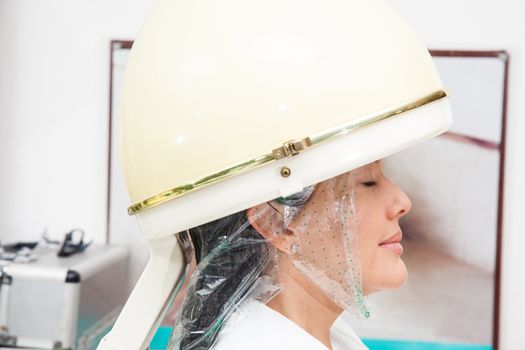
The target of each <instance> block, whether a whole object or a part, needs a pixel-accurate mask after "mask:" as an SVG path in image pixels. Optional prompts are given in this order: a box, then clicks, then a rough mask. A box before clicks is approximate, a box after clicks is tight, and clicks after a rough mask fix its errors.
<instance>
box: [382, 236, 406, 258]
mask: <svg viewBox="0 0 525 350" xmlns="http://www.w3.org/2000/svg"><path fill="white" fill-rule="evenodd" d="M402 238H403V234H402V233H401V231H397V232H396V233H394V234H393V235H392V236H391V237H390V238H388V239H387V240H385V241H383V242H381V243H379V246H380V247H381V248H386V249H388V250H390V251H392V252H394V253H396V254H399V255H401V254H403V246H402V245H401V243H400V242H401V239H402Z"/></svg>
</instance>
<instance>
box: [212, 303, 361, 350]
mask: <svg viewBox="0 0 525 350" xmlns="http://www.w3.org/2000/svg"><path fill="white" fill-rule="evenodd" d="M330 338H331V341H332V347H333V350H368V348H367V347H366V346H365V345H364V344H363V342H362V341H361V340H360V339H359V337H358V336H357V334H356V333H355V332H354V330H353V329H352V328H351V327H350V325H349V324H348V322H346V321H345V320H344V318H343V317H341V316H340V317H339V318H338V319H337V320H336V321H335V323H334V325H333V326H332V328H331V330H330ZM246 349H250V350H268V349H270V350H285V349H286V350H294V349H297V350H328V348H327V347H326V346H324V344H323V343H321V342H320V341H319V340H317V339H316V338H315V337H313V336H312V335H310V334H309V333H308V332H306V331H305V330H304V329H302V328H301V327H299V326H298V325H297V324H295V323H294V322H293V321H291V320H289V319H287V318H286V317H285V316H283V315H281V314H280V313H278V312H277V311H274V310H273V309H271V308H270V307H268V306H266V305H264V304H263V303H261V302H258V301H255V300H252V301H249V302H245V303H243V305H242V306H241V307H240V308H239V310H238V311H237V312H235V313H234V314H233V315H231V317H230V318H229V320H228V321H227V323H226V325H225V327H224V328H223V330H222V332H221V334H220V336H219V339H218V342H217V344H216V345H215V346H214V348H213V350H246Z"/></svg>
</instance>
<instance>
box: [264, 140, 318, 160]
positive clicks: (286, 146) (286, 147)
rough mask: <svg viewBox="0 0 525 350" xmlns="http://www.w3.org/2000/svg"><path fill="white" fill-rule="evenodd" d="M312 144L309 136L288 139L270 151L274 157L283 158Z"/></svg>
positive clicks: (297, 152) (291, 155)
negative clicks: (296, 139) (295, 139)
mask: <svg viewBox="0 0 525 350" xmlns="http://www.w3.org/2000/svg"><path fill="white" fill-rule="evenodd" d="M311 145H312V140H310V138H309V137H307V138H305V139H302V140H301V141H294V140H290V141H287V142H285V143H283V146H282V147H279V148H276V149H274V150H273V151H272V154H273V157H274V158H275V159H283V158H286V157H293V156H295V155H297V154H299V153H300V152H301V151H303V150H304V149H306V148H308V147H310V146H311Z"/></svg>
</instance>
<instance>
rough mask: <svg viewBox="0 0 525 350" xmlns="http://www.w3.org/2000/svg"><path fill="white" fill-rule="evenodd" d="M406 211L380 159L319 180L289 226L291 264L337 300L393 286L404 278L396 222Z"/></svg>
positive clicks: (407, 206) (404, 201) (402, 196)
mask: <svg viewBox="0 0 525 350" xmlns="http://www.w3.org/2000/svg"><path fill="white" fill-rule="evenodd" d="M410 209H411V202H410V200H409V199H408V197H407V196H406V195H405V194H404V193H403V192H402V191H401V190H400V189H399V188H398V187H397V186H396V185H394V184H393V183H392V182H391V181H390V180H389V179H388V178H386V177H385V176H384V175H383V173H382V171H381V163H380V162H379V161H377V162H374V163H371V164H368V165H366V166H363V167H360V168H358V169H356V170H354V171H352V172H349V173H346V174H343V175H340V176H338V177H335V178H333V179H330V180H327V181H324V182H321V183H319V184H317V185H316V188H315V191H314V192H313V194H312V195H311V197H310V199H309V200H308V202H307V204H306V205H305V206H304V207H303V209H302V210H301V211H300V212H299V213H297V216H296V217H295V218H294V220H293V221H292V222H291V223H290V225H289V227H288V229H289V230H290V231H289V232H293V235H294V236H296V242H297V244H296V246H297V249H296V250H298V252H297V253H294V252H292V257H293V258H294V259H295V261H297V262H299V263H298V264H296V266H297V267H298V268H299V269H301V270H303V272H306V273H307V274H309V276H310V277H311V278H313V279H314V281H315V282H317V284H318V285H320V286H323V287H324V288H325V289H328V290H329V291H330V294H332V296H334V297H335V298H336V299H337V298H338V294H339V295H344V294H345V293H350V294H352V293H353V294H354V295H356V294H359V291H356V288H362V292H363V294H365V295H366V294H370V293H373V292H377V291H380V290H384V289H391V288H397V287H399V286H401V285H402V284H403V283H404V282H405V280H406V275H407V272H406V268H405V265H404V263H403V261H402V260H401V254H402V252H403V247H402V246H401V244H400V243H399V242H400V241H401V235H402V233H401V229H400V226H399V219H400V218H401V217H402V216H404V215H405V214H406V213H408V212H409V211H410ZM311 271H314V273H311ZM341 286H342V288H341Z"/></svg>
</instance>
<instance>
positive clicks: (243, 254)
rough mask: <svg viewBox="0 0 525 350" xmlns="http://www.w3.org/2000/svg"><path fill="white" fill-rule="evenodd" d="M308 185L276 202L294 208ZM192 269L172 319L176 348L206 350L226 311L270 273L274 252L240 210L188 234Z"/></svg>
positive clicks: (305, 195) (302, 200)
mask: <svg viewBox="0 0 525 350" xmlns="http://www.w3.org/2000/svg"><path fill="white" fill-rule="evenodd" d="M313 188H314V187H313V186H310V187H307V188H305V189H304V190H303V191H302V192H299V193H297V194H294V195H291V196H289V197H286V198H278V199H277V200H276V202H278V203H280V204H283V205H287V206H291V207H296V208H299V207H300V206H302V205H303V204H304V203H305V202H306V201H307V200H308V198H309V197H310V195H311V193H312V191H313ZM189 234H190V237H191V240H192V242H193V247H194V251H195V260H196V263H197V269H196V271H195V272H194V273H193V276H192V278H191V280H190V283H189V285H188V290H187V293H186V297H185V298H184V301H183V304H182V306H181V311H180V312H179V315H178V317H177V324H176V327H175V329H174V332H175V334H174V337H175V338H177V339H178V342H177V343H178V344H177V345H178V347H177V348H178V349H181V350H190V349H191V350H194V349H198V350H203V349H209V348H210V347H211V346H213V344H214V343H215V341H216V340H217V336H218V334H219V332H220V330H221V328H222V326H223V323H224V322H225V321H226V320H227V318H228V316H229V315H230V314H231V312H233V311H234V309H235V307H236V306H237V305H238V304H239V303H240V302H241V301H242V300H243V298H244V297H245V296H246V295H247V294H248V293H249V292H250V291H251V290H252V287H253V286H254V284H255V282H256V281H257V279H258V278H259V277H261V276H262V275H264V273H265V271H266V270H268V269H270V268H272V267H273V265H272V263H273V262H274V259H273V256H274V254H275V248H273V247H271V246H270V245H269V244H268V242H267V241H266V239H265V238H264V237H263V236H261V235H260V234H259V233H258V232H257V231H256V230H255V228H253V226H252V225H250V223H249V221H248V218H247V215H246V211H245V210H243V211H241V212H238V213H235V214H232V215H229V216H226V217H224V218H221V219H219V220H215V221H212V222H209V223H206V224H203V225H200V226H198V227H195V228H192V229H190V230H189Z"/></svg>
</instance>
